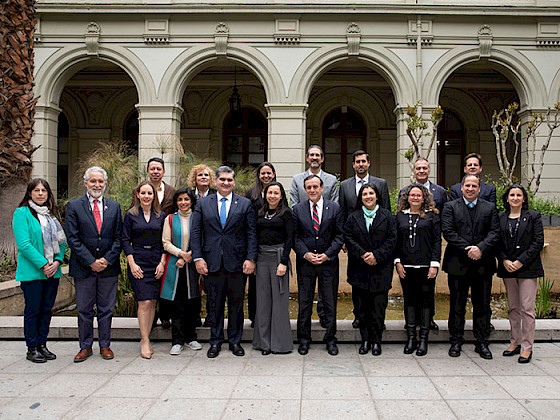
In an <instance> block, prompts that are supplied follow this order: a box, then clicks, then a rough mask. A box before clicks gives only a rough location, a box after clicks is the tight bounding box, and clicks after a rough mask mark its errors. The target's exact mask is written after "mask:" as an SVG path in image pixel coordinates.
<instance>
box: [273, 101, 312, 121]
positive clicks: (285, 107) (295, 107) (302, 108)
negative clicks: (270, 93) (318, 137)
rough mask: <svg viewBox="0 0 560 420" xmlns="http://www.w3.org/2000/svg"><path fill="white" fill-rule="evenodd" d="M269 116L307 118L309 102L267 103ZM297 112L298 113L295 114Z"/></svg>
mask: <svg viewBox="0 0 560 420" xmlns="http://www.w3.org/2000/svg"><path fill="white" fill-rule="evenodd" d="M264 107H265V108H266V110H267V112H268V118H296V117H300V118H304V119H305V118H306V116H307V109H308V108H309V105H308V104H265V105H264ZM294 114H296V115H294Z"/></svg>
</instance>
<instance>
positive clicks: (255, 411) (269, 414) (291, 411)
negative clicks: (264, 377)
mask: <svg viewBox="0 0 560 420" xmlns="http://www.w3.org/2000/svg"><path fill="white" fill-rule="evenodd" d="M299 415H300V402H299V399H298V400H282V399H272V400H269V399H264V400H253V399H249V400H230V401H229V402H228V403H227V405H226V409H225V412H224V415H223V418H224V419H228V420H230V419H239V420H244V419H259V418H262V419H267V420H268V419H285V420H294V419H298V418H299Z"/></svg>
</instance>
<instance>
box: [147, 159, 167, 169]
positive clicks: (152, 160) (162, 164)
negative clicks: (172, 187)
mask: <svg viewBox="0 0 560 420" xmlns="http://www.w3.org/2000/svg"><path fill="white" fill-rule="evenodd" d="M152 162H157V163H161V167H162V168H163V170H164V171H165V162H164V161H163V159H162V158H158V157H153V158H150V160H149V161H148V164H147V165H146V170H148V169H150V163H152Z"/></svg>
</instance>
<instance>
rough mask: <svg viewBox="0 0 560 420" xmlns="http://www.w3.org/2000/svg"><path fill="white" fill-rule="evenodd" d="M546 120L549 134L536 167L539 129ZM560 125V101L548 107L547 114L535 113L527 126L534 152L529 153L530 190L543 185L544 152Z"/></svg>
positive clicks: (535, 189) (528, 182)
mask: <svg viewBox="0 0 560 420" xmlns="http://www.w3.org/2000/svg"><path fill="white" fill-rule="evenodd" d="M544 122H546V125H547V126H548V135H547V136H546V140H545V141H544V143H543V145H542V146H541V153H540V156H539V162H538V164H537V168H535V163H536V154H537V129H538V128H539V127H540V125H541V124H542V123H544ZM559 126H560V102H557V103H556V104H555V105H554V108H553V109H551V108H550V107H548V109H547V111H546V114H545V115H543V114H537V113H535V114H533V119H532V120H531V121H530V122H529V125H528V126H527V142H528V145H529V146H531V148H530V150H532V151H533V153H529V162H530V165H531V176H530V177H528V178H527V186H528V188H529V190H531V191H532V192H533V193H536V192H537V191H538V190H539V187H540V185H541V175H542V171H543V168H544V154H545V153H546V151H547V150H548V146H550V140H551V139H552V134H553V133H554V130H556V129H557V128H558V127H559Z"/></svg>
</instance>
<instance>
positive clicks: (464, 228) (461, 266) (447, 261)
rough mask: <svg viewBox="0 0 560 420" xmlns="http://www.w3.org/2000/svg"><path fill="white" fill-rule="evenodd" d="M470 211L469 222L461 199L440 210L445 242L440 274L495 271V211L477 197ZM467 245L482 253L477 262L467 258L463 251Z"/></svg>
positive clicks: (496, 212)
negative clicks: (473, 270)
mask: <svg viewBox="0 0 560 420" xmlns="http://www.w3.org/2000/svg"><path fill="white" fill-rule="evenodd" d="M474 211H475V213H474V217H473V219H472V220H471V216H470V214H469V210H468V208H467V206H466V205H465V203H464V201H463V198H459V199H457V200H453V201H449V202H447V203H445V206H444V207H443V214H442V216H441V231H442V233H443V237H444V238H445V240H446V241H447V247H446V248H445V256H444V257H443V271H445V272H446V273H448V274H453V275H458V276H460V275H464V274H467V271H468V269H469V268H475V269H477V270H478V272H479V274H481V275H491V274H493V273H495V272H496V255H495V254H496V252H495V251H496V250H495V247H496V245H497V244H498V240H499V238H500V222H499V220H498V210H496V206H495V205H493V204H492V203H490V202H488V201H485V200H482V199H480V198H479V199H478V201H477V205H476V207H475V210H474ZM469 245H476V246H478V248H479V249H480V250H481V251H482V258H481V259H480V260H478V261H475V260H472V259H470V258H469V257H468V255H467V253H468V251H466V250H465V248H466V247H467V246H469Z"/></svg>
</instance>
